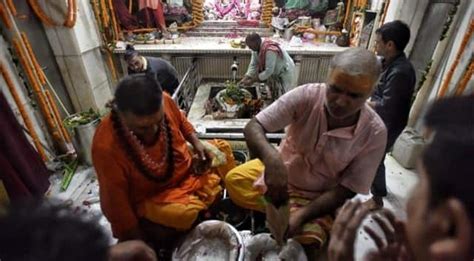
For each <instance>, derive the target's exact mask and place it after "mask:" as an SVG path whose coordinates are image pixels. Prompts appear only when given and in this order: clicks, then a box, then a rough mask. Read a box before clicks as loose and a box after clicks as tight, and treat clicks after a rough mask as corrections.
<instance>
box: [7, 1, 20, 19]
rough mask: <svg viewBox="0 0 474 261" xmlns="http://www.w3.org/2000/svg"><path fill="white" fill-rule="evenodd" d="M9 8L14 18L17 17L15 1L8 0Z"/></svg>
mask: <svg viewBox="0 0 474 261" xmlns="http://www.w3.org/2000/svg"><path fill="white" fill-rule="evenodd" d="M7 6H8V8H9V9H10V12H12V15H13V16H16V15H17V14H18V13H17V11H16V7H15V4H14V3H13V0H7Z"/></svg>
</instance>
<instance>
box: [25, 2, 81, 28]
mask: <svg viewBox="0 0 474 261" xmlns="http://www.w3.org/2000/svg"><path fill="white" fill-rule="evenodd" d="M28 3H29V4H30V6H31V8H32V9H33V12H34V13H35V15H36V16H37V17H38V18H39V19H40V21H41V22H42V23H43V24H45V25H46V26H57V25H59V24H58V23H56V22H55V21H54V20H53V19H51V17H49V16H48V15H47V14H46V13H45V12H44V11H43V8H42V7H41V5H40V4H39V3H38V0H28ZM67 9H68V10H67V14H66V19H65V21H64V23H63V25H64V26H66V27H68V28H72V27H74V25H75V24H76V20H77V3H76V0H68V8H67Z"/></svg>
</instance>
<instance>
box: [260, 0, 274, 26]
mask: <svg viewBox="0 0 474 261" xmlns="http://www.w3.org/2000/svg"><path fill="white" fill-rule="evenodd" d="M273 6H274V3H273V0H263V4H262V19H261V21H262V22H263V23H264V24H266V25H267V26H271V24H272V9H273Z"/></svg>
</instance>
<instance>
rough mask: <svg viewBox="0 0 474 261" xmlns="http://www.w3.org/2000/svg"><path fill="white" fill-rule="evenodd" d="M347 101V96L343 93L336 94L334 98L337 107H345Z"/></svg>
mask: <svg viewBox="0 0 474 261" xmlns="http://www.w3.org/2000/svg"><path fill="white" fill-rule="evenodd" d="M348 102H349V100H348V97H347V96H346V95H345V94H340V95H338V96H337V98H336V100H335V103H336V105H337V106H339V107H346V106H347V104H348Z"/></svg>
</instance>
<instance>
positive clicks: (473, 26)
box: [438, 19, 474, 98]
mask: <svg viewBox="0 0 474 261" xmlns="http://www.w3.org/2000/svg"><path fill="white" fill-rule="evenodd" d="M473 32H474V19H471V22H470V23H469V27H468V28H467V32H466V33H465V34H464V37H463V39H462V42H461V46H460V47H459V49H458V52H457V54H456V58H455V59H454V62H453V64H452V65H451V67H450V68H449V71H448V74H447V75H446V77H445V79H444V81H443V84H442V85H441V87H440V89H439V92H438V97H440V98H441V97H444V96H445V95H446V93H447V92H448V89H449V88H448V87H449V83H450V82H451V79H452V78H453V75H454V71H455V70H456V67H457V66H458V64H459V62H460V61H461V56H462V54H463V53H464V49H466V46H467V44H468V42H469V40H470V39H471V36H472V34H473Z"/></svg>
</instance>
